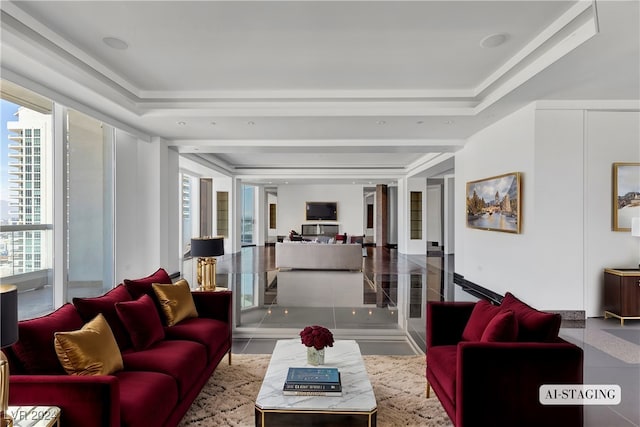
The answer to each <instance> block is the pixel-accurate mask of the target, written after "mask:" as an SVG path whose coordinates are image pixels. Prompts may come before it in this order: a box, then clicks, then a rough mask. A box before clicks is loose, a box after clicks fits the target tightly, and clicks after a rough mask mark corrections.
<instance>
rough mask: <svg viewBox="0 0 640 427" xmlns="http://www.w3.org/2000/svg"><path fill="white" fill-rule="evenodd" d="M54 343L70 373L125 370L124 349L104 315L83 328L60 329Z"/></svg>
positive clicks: (108, 373) (101, 373) (99, 372)
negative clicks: (74, 329)
mask: <svg viewBox="0 0 640 427" xmlns="http://www.w3.org/2000/svg"><path fill="white" fill-rule="evenodd" d="M54 343H55V349H56V353H57V354H58V359H59V360H60V364H61V365H62V367H63V368H64V370H65V371H66V372H67V373H68V374H69V375H110V374H112V373H114V372H116V371H119V370H121V369H123V362H122V355H121V354H120V349H119V348H118V344H117V343H116V339H115V338H114V337H113V333H112V332H111V328H109V324H108V323H107V321H106V320H105V318H104V316H103V315H102V314H98V315H97V316H96V317H95V319H93V320H91V321H90V322H89V323H87V324H85V325H84V326H83V327H82V329H80V330H79V331H71V332H56V334H55V336H54Z"/></svg>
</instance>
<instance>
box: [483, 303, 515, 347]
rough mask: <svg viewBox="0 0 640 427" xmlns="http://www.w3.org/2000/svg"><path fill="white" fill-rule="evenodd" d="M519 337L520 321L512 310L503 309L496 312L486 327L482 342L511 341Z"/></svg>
mask: <svg viewBox="0 0 640 427" xmlns="http://www.w3.org/2000/svg"><path fill="white" fill-rule="evenodd" d="M517 338H518V322H517V321H516V316H515V315H514V314H513V311H511V310H503V311H501V312H500V313H498V314H496V315H495V316H494V317H493V319H491V320H490V321H489V324H488V325H487V327H486V328H485V329H484V332H483V333H482V337H481V338H480V341H482V342H498V341H500V342H511V341H515V340H516V339H517Z"/></svg>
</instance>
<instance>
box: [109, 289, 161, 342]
mask: <svg viewBox="0 0 640 427" xmlns="http://www.w3.org/2000/svg"><path fill="white" fill-rule="evenodd" d="M115 307H116V311H117V313H118V316H119V317H120V320H121V321H122V323H123V324H124V327H125V328H126V329H127V331H128V332H129V337H130V338H131V342H132V343H133V348H134V349H135V350H144V349H145V348H149V347H151V346H152V345H153V344H155V343H156V342H158V341H161V340H163V339H164V328H163V326H162V320H160V315H159V314H158V310H157V309H156V304H155V303H154V302H153V300H152V299H151V297H150V296H149V295H143V296H141V297H140V298H139V299H137V300H135V301H124V302H119V303H116V305H115Z"/></svg>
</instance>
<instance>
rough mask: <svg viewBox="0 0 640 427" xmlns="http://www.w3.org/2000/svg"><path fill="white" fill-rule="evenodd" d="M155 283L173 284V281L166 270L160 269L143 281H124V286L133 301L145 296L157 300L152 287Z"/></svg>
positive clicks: (142, 279)
mask: <svg viewBox="0 0 640 427" xmlns="http://www.w3.org/2000/svg"><path fill="white" fill-rule="evenodd" d="M154 283H165V284H171V283H173V281H172V280H171V277H169V274H168V273H167V271H166V270H165V269H164V268H159V269H158V270H157V271H156V272H155V273H153V274H151V275H149V276H147V277H143V278H141V279H124V285H125V286H126V287H127V291H129V293H130V294H131V296H132V297H133V299H138V298H140V297H141V296H142V295H144V294H147V295H149V296H150V297H152V298H155V294H154V293H153V288H152V287H151V285H152V284H154Z"/></svg>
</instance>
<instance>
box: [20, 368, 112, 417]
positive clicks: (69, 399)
mask: <svg viewBox="0 0 640 427" xmlns="http://www.w3.org/2000/svg"><path fill="white" fill-rule="evenodd" d="M119 387H120V386H119V382H118V379H117V378H116V377H114V376H110V375H101V376H71V375H11V376H10V377H9V405H12V406H58V407H60V409H61V415H60V424H61V425H63V426H65V427H119V426H120V388H119Z"/></svg>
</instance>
